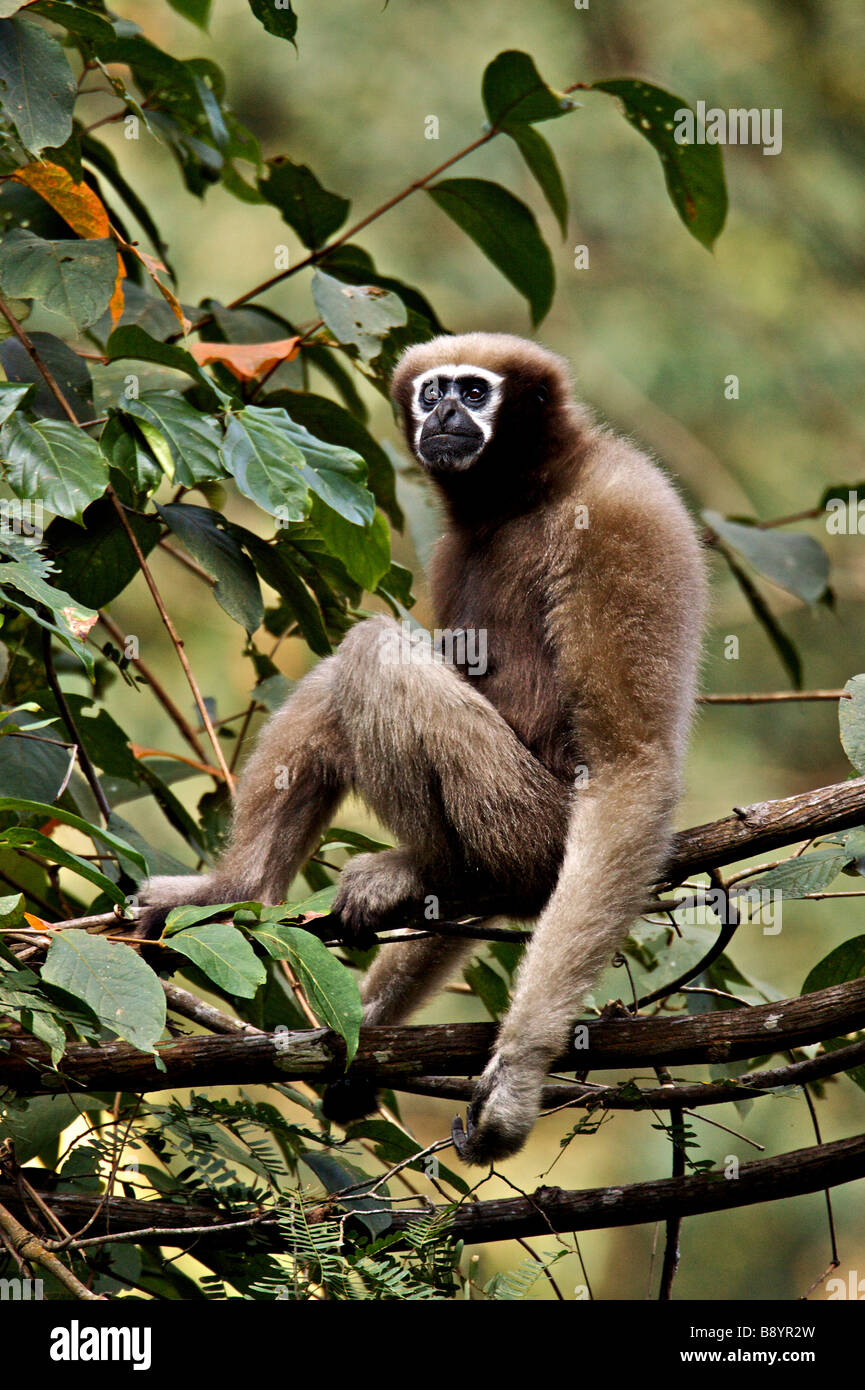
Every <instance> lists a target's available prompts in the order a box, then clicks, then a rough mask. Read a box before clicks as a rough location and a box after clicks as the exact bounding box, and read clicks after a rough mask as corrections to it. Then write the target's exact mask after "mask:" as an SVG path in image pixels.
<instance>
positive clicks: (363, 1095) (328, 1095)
mask: <svg viewBox="0 0 865 1390" xmlns="http://www.w3.org/2000/svg"><path fill="white" fill-rule="evenodd" d="M377 1105H378V1093H377V1091H376V1089H375V1087H374V1086H373V1084H372V1082H370V1081H365V1080H364V1079H363V1077H361V1076H346V1077H343V1079H342V1080H341V1081H333V1082H331V1084H330V1085H329V1086H328V1088H327V1090H326V1091H325V1093H324V1095H323V1096H322V1098H321V1109H322V1114H324V1115H325V1116H326V1117H327V1119H328V1120H335V1121H336V1123H337V1124H338V1125H347V1124H351V1122H352V1120H362V1119H363V1117H364V1115H370V1114H371V1113H372V1111H373V1110H375V1109H376V1107H377Z"/></svg>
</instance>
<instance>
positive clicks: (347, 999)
mask: <svg viewBox="0 0 865 1390" xmlns="http://www.w3.org/2000/svg"><path fill="white" fill-rule="evenodd" d="M250 935H251V936H252V938H253V940H254V941H257V942H258V943H259V944H260V945H261V946H263V947H264V949H265V950H266V951H267V953H268V954H269V955H271V956H273V957H275V959H277V960H287V961H288V963H289V965H290V966H291V968H292V970H293V971H294V973H295V975H296V976H297V978H298V980H299V981H300V984H301V988H302V989H303V992H304V994H305V995H306V998H307V1000H308V1002H309V1005H310V1007H311V1009H312V1011H313V1013H314V1014H315V1015H316V1017H317V1018H319V1019H320V1020H321V1022H322V1024H323V1025H324V1026H325V1027H326V1028H333V1029H334V1031H335V1032H337V1033H339V1034H340V1035H341V1037H343V1038H344V1039H345V1045H346V1057H347V1062H350V1061H351V1059H352V1058H353V1056H354V1054H355V1052H356V1051H357V1043H358V1037H359V1035H360V1025H361V1020H362V1019H363V1005H362V1003H361V1000H360V990H359V989H358V987H357V981H356V980H355V978H354V976H353V975H352V974H351V972H350V971H349V970H348V969H347V968H346V966H344V965H342V964H341V963H340V962H339V961H338V960H336V959H335V957H334V956H332V955H331V953H330V951H328V949H327V947H326V946H325V945H323V944H322V942H321V941H319V939H318V937H317V936H313V935H312V934H311V933H310V932H307V931H303V930H302V928H300V927H289V926H286V925H285V924H283V923H279V922H267V923H264V922H263V923H262V925H261V926H259V927H256V928H255V929H254V930H252V931H251V932H250Z"/></svg>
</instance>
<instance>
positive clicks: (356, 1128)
mask: <svg viewBox="0 0 865 1390" xmlns="http://www.w3.org/2000/svg"><path fill="white" fill-rule="evenodd" d="M349 1138H350V1139H352V1140H354V1139H371V1140H372V1142H373V1143H374V1144H375V1152H376V1157H377V1158H379V1159H381V1161H382V1163H383V1164H384V1165H385V1167H386V1168H390V1167H391V1166H392V1165H393V1164H395V1163H402V1161H403V1159H406V1158H411V1156H412V1155H413V1154H419V1153H423V1149H422V1147H421V1145H420V1144H419V1143H418V1142H417V1140H416V1139H412V1138H411V1137H410V1136H409V1135H408V1134H406V1132H405V1130H403V1129H398V1128H397V1126H396V1125H395V1124H391V1122H390V1121H389V1120H373V1119H368V1120H358V1121H356V1122H355V1123H354V1124H353V1125H352V1126H351V1128H350V1131H349ZM427 1161H428V1156H427V1155H426V1154H424V1157H423V1158H422V1159H421V1160H420V1162H419V1163H418V1165H417V1168H416V1171H417V1172H421V1173H423V1172H425V1171H426V1163H427ZM437 1175H438V1177H439V1179H443V1180H444V1181H445V1182H448V1183H450V1184H451V1186H452V1187H455V1188H456V1189H457V1191H458V1192H463V1193H465V1194H466V1196H468V1195H469V1193H470V1191H471V1189H470V1187H469V1184H468V1183H467V1182H466V1180H465V1178H461V1177H458V1175H457V1174H456V1173H455V1172H454V1171H453V1169H452V1168H447V1167H446V1166H445V1165H444V1164H443V1163H442V1162H441V1161H439V1163H438V1166H437Z"/></svg>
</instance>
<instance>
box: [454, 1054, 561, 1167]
mask: <svg viewBox="0 0 865 1390" xmlns="http://www.w3.org/2000/svg"><path fill="white" fill-rule="evenodd" d="M544 1075H545V1070H544V1071H541V1072H538V1071H537V1070H536V1069H535V1068H532V1069H531V1070H530V1071H526V1070H523V1069H518V1068H517V1067H515V1066H514V1065H513V1064H511V1063H508V1062H506V1061H505V1059H504V1058H503V1057H494V1058H493V1060H492V1061H491V1062H490V1064H489V1066H488V1067H487V1069H486V1071H485V1072H484V1073H483V1075H482V1076H481V1077H480V1079H479V1081H478V1083H477V1085H476V1086H475V1091H474V1096H473V1097H472V1102H471V1105H470V1106H469V1108H468V1110H467V1112H466V1120H465V1126H463V1121H462V1118H461V1117H460V1116H459V1115H457V1116H456V1117H455V1119H454V1122H453V1124H452V1126H451V1138H452V1139H453V1142H454V1148H455V1149H456V1151H457V1153H458V1154H459V1156H460V1158H461V1159H462V1161H463V1163H475V1164H479V1165H481V1166H484V1167H486V1166H487V1165H489V1164H490V1163H495V1162H496V1161H497V1160H498V1159H502V1158H510V1156H511V1155H512V1154H515V1153H518V1152H519V1150H520V1149H521V1148H522V1147H523V1144H524V1143H525V1141H526V1139H527V1138H528V1136H529V1134H530V1132H531V1130H532V1127H533V1125H534V1123H535V1120H536V1119H537V1117H538V1111H539V1110H540V1108H541V1088H542V1086H543V1081H544Z"/></svg>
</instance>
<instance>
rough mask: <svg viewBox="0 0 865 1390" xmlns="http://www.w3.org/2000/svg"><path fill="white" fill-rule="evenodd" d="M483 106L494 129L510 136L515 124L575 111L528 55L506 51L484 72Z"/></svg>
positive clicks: (547, 119) (510, 50) (511, 50)
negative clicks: (554, 89) (505, 132)
mask: <svg viewBox="0 0 865 1390" xmlns="http://www.w3.org/2000/svg"><path fill="white" fill-rule="evenodd" d="M482 93H483V100H484V107H485V108H486V113H487V116H488V117H489V122H490V125H491V126H494V127H495V129H496V130H507V131H508V133H509V134H510V133H511V127H512V126H514V125H527V124H531V122H533V121H550V120H553V119H554V118H555V117H556V116H564V115H566V114H567V112H568V111H572V110H573V109H574V105H575V103H574V102H573V101H571V99H570V97H567V96H565V95H564V93H563V92H554V91H553V90H552V89H551V88H550V87H548V86H547V84H546V82H544V79H543V78H542V77H541V75H540V73H539V72H538V70H537V68H536V67H535V64H534V61H533V60H532V58H530V57H529V55H528V53H521V52H519V50H518V49H515V48H511V49H506V50H505V52H504V53H499V54H498V56H497V57H495V58H494V59H493V61H492V62H491V63H490V64H489V66H488V67H487V69H486V72H485V73H484V77H483V86H482Z"/></svg>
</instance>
